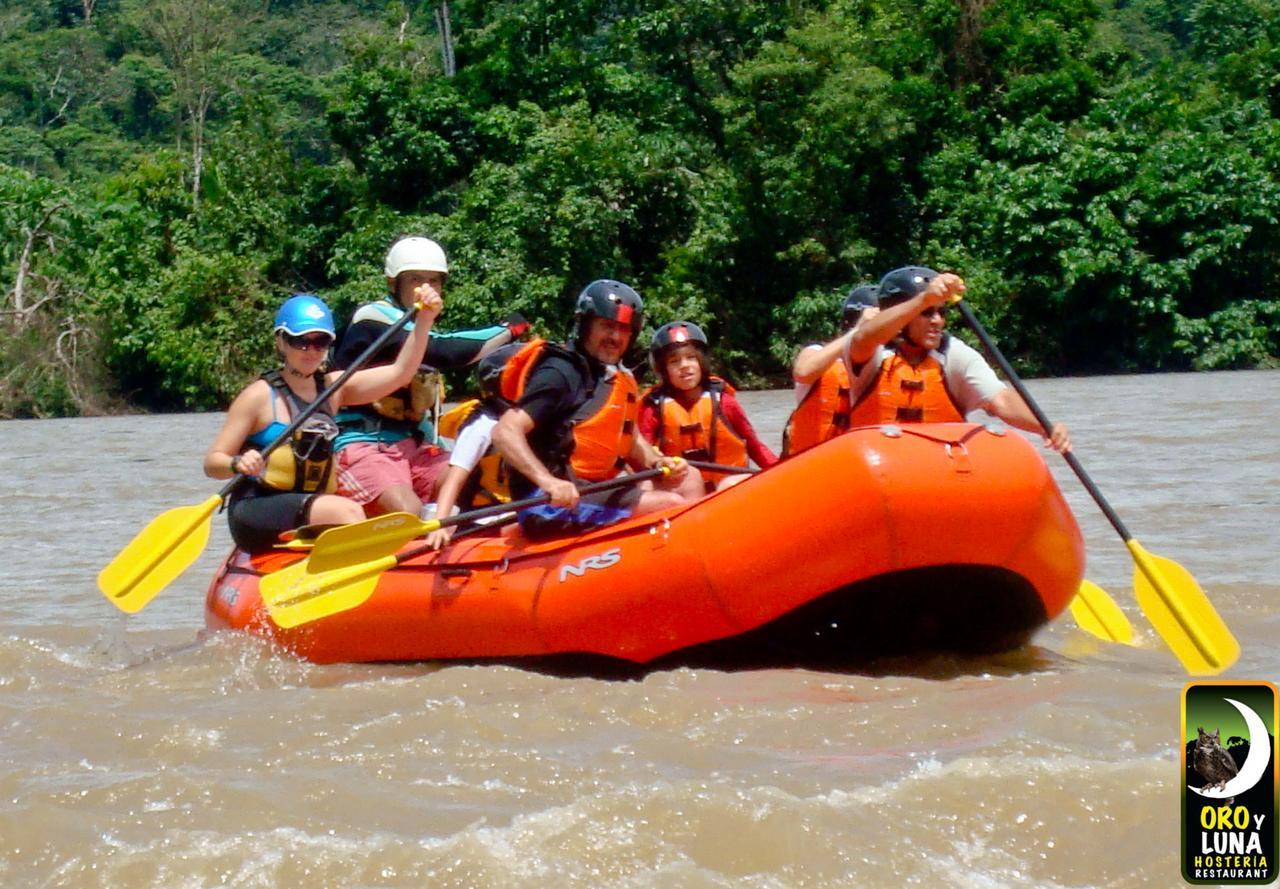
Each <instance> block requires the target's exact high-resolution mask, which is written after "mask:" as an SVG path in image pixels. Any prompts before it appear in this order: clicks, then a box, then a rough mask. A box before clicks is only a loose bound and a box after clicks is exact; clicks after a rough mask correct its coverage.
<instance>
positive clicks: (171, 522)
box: [98, 306, 417, 614]
mask: <svg viewBox="0 0 1280 889" xmlns="http://www.w3.org/2000/svg"><path fill="white" fill-rule="evenodd" d="M416 314H417V307H416V306H415V307H414V308H412V309H410V310H409V311H407V312H405V313H404V314H403V315H401V316H400V318H399V319H398V320H397V321H396V322H395V323H394V324H392V325H391V326H390V327H388V328H387V330H386V331H385V332H384V333H383V334H382V335H381V336H380V337H378V338H377V339H376V340H374V342H373V343H372V344H371V345H370V346H369V347H368V348H367V349H365V350H364V351H363V352H361V353H360V355H359V356H358V357H357V358H356V360H355V361H353V362H352V363H351V366H350V367H348V368H347V369H346V370H345V371H343V372H342V373H341V374H340V375H339V376H338V378H337V379H336V380H334V381H333V382H332V383H330V384H329V386H328V387H326V388H325V390H324V391H323V392H321V393H320V394H319V395H318V396H317V397H316V400H315V401H313V402H311V404H309V405H307V406H306V407H305V408H303V409H302V410H301V411H299V412H298V415H297V416H296V417H294V418H293V422H291V423H290V424H289V425H288V426H287V427H285V430H284V431H283V432H281V433H280V434H279V435H278V436H276V439H275V440H274V441H272V442H271V443H270V444H269V445H267V446H266V447H265V448H264V449H263V451H262V456H263V457H264V458H265V457H267V456H268V455H269V454H270V453H271V452H272V451H274V450H275V449H276V448H277V447H279V446H280V445H282V444H284V443H285V442H286V441H288V440H289V439H290V437H292V435H293V433H294V432H296V431H297V430H298V427H299V426H301V425H302V424H303V423H305V422H306V421H307V419H308V418H310V417H311V415H312V414H314V413H315V412H316V411H317V410H319V409H320V406H321V405H322V404H324V403H325V401H326V400H328V398H329V397H330V396H331V395H333V393H334V392H337V391H338V389H339V388H340V387H341V386H342V384H343V383H345V382H346V381H347V380H348V379H349V378H350V376H351V375H352V374H353V373H355V372H356V371H357V370H359V369H360V367H361V366H362V365H364V363H365V362H366V361H368V360H369V359H370V358H372V357H373V355H374V354H375V353H376V352H377V351H378V350H379V349H381V348H382V347H383V346H384V345H385V344H386V343H387V341H388V340H390V339H391V338H392V337H393V336H395V334H396V332H397V331H399V330H400V328H402V327H404V326H405V325H406V324H408V323H409V322H410V321H411V320H412V319H413V317H414V316H415V315H416ZM245 478H247V476H244V475H239V474H237V475H236V476H235V477H234V478H233V479H231V480H230V481H229V482H227V484H226V485H224V486H223V488H222V490H221V491H219V492H218V493H217V494H214V495H213V496H212V497H210V498H209V499H208V500H206V501H204V502H203V503H200V504H197V505H195V506H179V507H176V508H175V509H171V510H169V511H168V512H163V513H161V514H160V515H158V516H156V517H155V518H154V519H152V520H151V522H150V524H148V525H147V526H146V527H145V528H143V529H142V530H141V531H139V532H138V534H137V536H135V537H134V538H133V540H131V541H130V542H129V544H128V545H127V546H126V547H125V548H124V549H122V550H121V551H120V552H119V554H118V555H117V556H116V557H115V558H114V559H112V560H111V562H110V563H109V564H108V565H107V567H105V568H103V569H102V571H101V572H99V574H98V589H100V590H101V591H102V594H103V595H104V596H106V597H107V601H109V602H110V603H111V604H113V605H115V606H116V607H117V608H119V609H120V610H121V611H124V612H128V613H130V614H132V613H133V612H135V611H139V610H140V609H142V608H143V607H144V606H145V605H146V604H147V603H148V602H150V601H151V600H152V599H153V598H155V595H156V593H158V592H160V591H161V590H162V589H164V588H165V587H166V586H168V585H169V584H171V583H172V582H173V581H174V580H175V579H176V578H177V577H178V575H180V574H181V573H182V572H183V571H186V570H187V568H189V567H191V563H192V562H194V561H195V560H196V559H197V558H199V557H200V553H202V552H204V548H205V544H207V543H208V542H209V525H210V522H209V519H210V517H211V516H212V515H213V513H214V511H215V510H217V508H218V506H219V505H221V503H222V501H223V499H224V498H226V497H227V496H228V495H229V494H231V492H232V491H234V490H235V488H236V486H237V485H239V484H241V483H242V482H243V481H244V480H245Z"/></svg>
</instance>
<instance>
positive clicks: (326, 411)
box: [204, 287, 444, 552]
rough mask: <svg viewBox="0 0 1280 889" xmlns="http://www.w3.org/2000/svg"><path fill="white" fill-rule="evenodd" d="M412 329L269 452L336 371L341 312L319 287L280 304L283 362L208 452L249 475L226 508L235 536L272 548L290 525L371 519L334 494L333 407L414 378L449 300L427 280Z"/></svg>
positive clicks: (219, 468)
mask: <svg viewBox="0 0 1280 889" xmlns="http://www.w3.org/2000/svg"><path fill="white" fill-rule="evenodd" d="M416 296H417V298H418V300H419V304H420V308H419V310H418V317H417V323H416V324H415V325H414V329H413V333H412V334H411V335H410V336H409V337H408V338H407V339H405V341H404V345H403V346H402V347H401V349H400V352H399V354H398V355H397V356H396V360H395V361H394V362H393V363H392V364H388V365H383V366H381V367H368V368H364V369H362V370H359V371H357V372H356V373H353V374H352V375H351V376H350V377H349V378H348V379H347V381H346V382H345V383H343V384H342V386H341V387H340V388H339V389H338V390H337V391H336V392H334V393H333V395H332V396H330V398H329V400H328V403H327V404H325V405H322V406H321V407H320V408H319V409H318V410H317V411H316V412H315V413H314V414H312V415H311V416H310V417H309V418H308V419H307V421H306V422H305V423H303V424H302V426H301V427H300V428H299V429H298V430H297V431H296V432H295V433H294V434H293V437H292V439H291V440H290V441H289V442H287V443H285V444H281V445H280V446H279V447H277V448H275V449H274V450H273V451H272V452H271V453H270V454H269V455H268V456H267V458H266V459H263V455H262V450H263V449H265V448H266V447H267V445H269V444H270V443H271V442H273V441H275V439H276V438H277V437H278V436H279V435H280V434H281V433H282V432H283V431H284V430H285V428H286V427H287V426H288V425H289V421H290V420H291V419H292V418H293V417H294V416H296V415H297V414H298V413H299V412H301V411H302V410H304V409H305V408H306V407H307V406H308V405H309V404H311V403H312V402H313V401H314V400H315V399H316V397H317V396H318V395H319V394H320V393H321V392H322V391H323V390H324V389H326V388H327V387H328V386H329V384H330V383H331V382H332V381H333V380H334V379H337V377H338V376H339V372H338V371H331V372H329V373H327V374H326V373H325V372H324V370H323V366H324V364H325V361H326V359H327V357H328V354H329V347H330V346H332V345H333V340H334V326H333V314H332V313H331V312H330V311H329V307H328V306H326V305H325V304H324V302H322V301H321V300H320V299H319V298H317V297H315V296H312V295H311V294H307V293H301V294H296V295H294V296H292V297H290V298H289V299H288V300H286V301H285V303H284V305H282V306H281V307H280V311H278V312H276V317H275V324H274V330H275V343H276V353H277V354H278V355H279V356H280V358H281V362H282V366H281V367H280V368H278V369H276V370H271V371H268V372H266V373H264V374H263V375H262V376H261V377H259V378H258V379H257V380H255V381H253V382H252V383H250V384H249V385H248V386H246V387H245V388H244V389H243V390H242V391H241V392H240V394H239V395H237V396H236V399H235V401H233V402H232V403H231V407H230V409H229V410H228V411H227V419H226V421H225V422H224V423H223V424H222V429H221V430H220V431H219V432H218V435H217V437H216V438H215V439H214V440H213V445H212V446H211V447H210V448H209V452H208V453H207V454H205V457H204V471H205V475H208V476H209V477H210V478H218V479H225V478H230V477H231V476H232V475H234V474H236V473H239V474H241V475H245V476H248V477H249V478H250V481H249V482H246V483H242V484H240V485H238V486H237V487H236V488H235V490H234V492H233V493H232V495H231V502H230V506H229V507H228V509H227V518H228V522H229V524H230V526H231V537H232V539H234V540H235V542H236V545H237V546H239V547H241V548H242V549H245V550H248V551H250V552H260V551H263V550H267V549H270V548H271V547H272V546H273V545H274V544H275V543H276V542H277V541H278V540H279V535H280V533H281V532H282V531H287V530H289V529H290V528H296V527H299V526H301V525H307V524H323V525H329V524H335V525H336V524H346V523H348V522H358V521H361V520H362V519H364V510H363V509H361V507H360V505H359V504H357V503H356V502H355V501H353V500H349V499H348V498H346V497H341V496H338V495H337V494H334V493H333V492H334V490H335V487H336V486H335V483H334V482H335V479H334V476H335V472H334V456H333V440H334V438H335V437H336V436H337V433H338V425H337V423H336V422H335V420H334V415H335V414H336V413H337V412H338V411H339V410H340V409H341V408H342V407H343V406H344V405H348V404H366V403H368V402H370V401H374V400H376V399H378V398H381V397H382V396H384V395H386V394H388V393H390V392H394V391H396V390H397V389H399V388H401V387H403V386H405V385H406V384H407V383H408V382H409V380H411V379H412V378H413V375H414V372H415V371H416V370H417V369H418V365H419V364H421V363H422V357H423V354H424V353H425V352H426V349H427V338H428V334H429V333H430V332H431V325H432V323H433V322H434V321H435V319H436V316H437V315H439V314H440V311H441V309H442V308H443V307H444V303H443V301H442V300H441V298H440V295H439V293H438V292H436V291H434V290H431V289H429V288H425V287H424V288H421V289H420V292H419V293H417V294H416Z"/></svg>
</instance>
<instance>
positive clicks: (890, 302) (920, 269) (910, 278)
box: [880, 265, 938, 308]
mask: <svg viewBox="0 0 1280 889" xmlns="http://www.w3.org/2000/svg"><path fill="white" fill-rule="evenodd" d="M936 277H938V273H937V272H935V271H934V270H933V269H927V268H925V267H924V266H919V265H908V266H903V267H902V268H900V269H894V270H893V271H891V272H890V273H889V274H887V275H885V276H884V277H883V278H881V279H880V305H881V307H883V308H888V307H889V306H896V305H897V304H898V303H900V302H905V301H906V300H909V299H911V297H913V296H916V295H917V294H919V293H920V292H921V291H923V290H924V289H925V288H926V287H928V286H929V282H930V281H932V280H933V279H934V278H936Z"/></svg>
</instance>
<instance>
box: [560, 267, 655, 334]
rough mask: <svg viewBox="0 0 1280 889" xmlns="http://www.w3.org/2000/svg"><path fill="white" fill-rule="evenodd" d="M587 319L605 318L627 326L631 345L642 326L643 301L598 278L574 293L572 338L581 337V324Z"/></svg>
mask: <svg viewBox="0 0 1280 889" xmlns="http://www.w3.org/2000/svg"><path fill="white" fill-rule="evenodd" d="M589 318H607V319H609V320H610V321H620V322H622V323H623V324H630V325H631V340H632V342H635V338H636V336H637V335H638V334H639V333H640V325H641V324H643V323H644V301H643V300H642V299H640V294H638V293H636V292H635V291H634V290H632V289H631V288H630V287H628V286H627V285H626V284H623V283H622V282H621V281H613V280H611V279H609V278H601V279H600V280H599V281H592V282H591V283H590V284H588V285H587V286H586V287H584V288H583V289H582V292H581V293H579V294H578V302H577V304H576V306H575V307H574V312H573V331H574V333H573V337H574V339H575V340H576V339H578V338H580V337H581V336H582V332H583V330H584V322H585V321H586V320H587V319H589Z"/></svg>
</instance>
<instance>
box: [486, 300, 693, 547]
mask: <svg viewBox="0 0 1280 889" xmlns="http://www.w3.org/2000/svg"><path fill="white" fill-rule="evenodd" d="M643 313H644V304H643V302H642V301H641V299H640V295H639V294H637V293H636V292H635V291H634V290H633V289H631V288H630V287H628V286H627V285H626V284H623V283H621V282H620V281H612V280H599V281H593V282H592V283H590V284H588V285H587V286H586V288H584V289H583V291H582V293H580V294H579V295H578V299H577V303H576V311H575V313H574V318H575V323H574V331H573V337H572V340H571V342H570V347H569V348H567V349H566V348H561V347H559V346H555V345H552V344H550V343H544V344H542V345H541V346H540V348H539V349H538V350H537V351H536V352H534V351H532V350H531V351H530V353H528V356H527V360H522V357H521V356H517V357H516V358H513V359H512V361H511V362H510V363H509V364H508V366H507V368H506V369H504V371H503V373H504V375H510V377H511V379H510V380H508V381H507V382H506V383H504V384H503V388H504V390H506V393H507V395H508V396H510V400H511V402H512V403H513V405H514V406H513V407H512V408H511V409H510V410H508V411H506V412H505V413H504V414H503V415H502V418H501V419H500V420H499V421H498V425H497V426H496V427H495V428H494V430H493V443H494V445H495V446H496V447H497V449H498V451H499V452H500V453H501V454H502V457H503V459H504V460H505V461H506V463H507V465H508V466H509V467H510V469H511V470H513V471H512V481H511V487H512V494H513V496H515V497H517V498H520V497H525V496H528V495H529V494H530V493H531V492H532V491H533V490H534V489H535V488H540V489H542V491H544V492H545V493H546V494H548V495H549V496H550V498H551V505H552V506H554V507H562V508H565V509H574V508H575V507H577V505H578V502H579V493H578V484H575V482H578V483H589V482H594V481H602V480H604V479H609V478H613V477H614V476H616V475H617V474H618V472H619V471H620V470H621V469H622V468H623V467H624V466H630V467H631V468H633V469H647V468H651V467H658V466H667V467H669V468H670V469H671V474H670V475H668V476H667V477H666V478H664V479H662V480H661V481H660V482H659V483H658V484H657V485H654V484H652V483H650V482H641V483H638V484H636V485H634V486H631V487H624V488H618V489H615V490H612V491H606V492H603V493H602V494H598V495H592V496H589V497H588V501H589V502H591V503H594V504H597V505H604V506H608V507H610V508H613V509H619V510H626V511H629V512H631V513H633V514H639V513H646V512H654V511H656V510H659V509H665V508H666V507H668V506H674V505H676V504H679V503H681V502H684V501H686V500H696V499H697V498H698V497H699V496H700V495H701V494H702V489H703V488H702V484H703V483H702V477H701V475H700V474H699V473H698V471H697V470H695V469H692V468H690V467H689V465H688V464H687V463H685V462H684V461H682V460H675V459H672V458H670V457H665V456H663V455H661V454H659V453H658V452H657V451H655V450H654V449H653V447H652V446H651V445H649V443H648V442H646V441H645V440H644V438H643V437H642V436H640V435H639V434H638V433H637V429H636V418H637V415H638V412H639V388H638V387H637V385H636V381H635V377H633V376H632V375H631V372H630V371H629V370H627V369H626V368H625V367H623V366H622V363H621V362H622V359H623V356H624V355H625V354H626V352H627V349H628V348H629V347H630V346H631V343H632V342H633V340H634V339H635V336H636V334H637V333H638V332H639V331H640V325H641V322H642V319H643ZM526 530H527V526H526Z"/></svg>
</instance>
